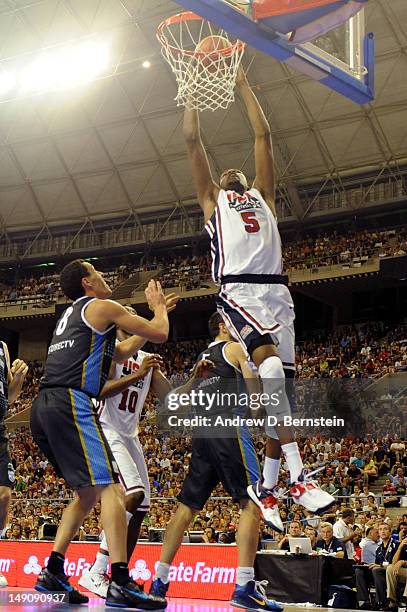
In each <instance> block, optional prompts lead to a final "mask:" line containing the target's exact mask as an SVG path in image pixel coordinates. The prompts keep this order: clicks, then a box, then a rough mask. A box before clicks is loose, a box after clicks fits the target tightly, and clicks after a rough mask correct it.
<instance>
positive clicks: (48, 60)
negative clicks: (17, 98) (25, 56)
mask: <svg viewBox="0 0 407 612" xmlns="http://www.w3.org/2000/svg"><path fill="white" fill-rule="evenodd" d="M108 57H109V52H108V45H107V44H106V43H104V44H102V43H97V42H89V41H87V42H84V43H80V44H76V45H74V44H72V45H69V46H64V47H58V48H53V49H47V50H46V51H43V52H41V54H40V55H37V57H36V58H35V60H34V61H33V62H31V63H30V64H29V65H27V66H25V67H24V68H23V69H22V70H21V72H19V73H16V74H11V73H6V72H4V73H3V74H0V95H4V94H8V93H10V92H12V91H14V92H15V93H16V94H17V95H25V94H35V93H42V92H46V91H58V90H64V89H69V88H71V87H76V86H80V85H83V84H85V83H88V82H90V81H92V80H93V79H94V78H95V77H97V76H98V75H100V74H102V73H103V71H104V70H106V69H107V68H108Z"/></svg>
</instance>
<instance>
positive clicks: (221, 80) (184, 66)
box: [157, 13, 245, 111]
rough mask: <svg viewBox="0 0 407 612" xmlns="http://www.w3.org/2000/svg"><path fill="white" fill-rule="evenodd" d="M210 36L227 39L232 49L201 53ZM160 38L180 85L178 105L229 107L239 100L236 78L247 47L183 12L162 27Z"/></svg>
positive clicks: (190, 14) (163, 53)
mask: <svg viewBox="0 0 407 612" xmlns="http://www.w3.org/2000/svg"><path fill="white" fill-rule="evenodd" d="M208 36H217V37H222V38H223V39H226V40H227V42H228V46H225V48H223V44H222V42H223V41H221V40H219V49H215V50H214V51H211V52H210V53H205V52H204V51H199V50H198V51H197V49H196V48H197V46H198V45H199V43H200V42H201V41H202V40H203V39H204V38H207V37H208ZM157 38H158V40H159V41H160V43H161V52H162V55H163V57H164V59H165V60H166V61H167V62H168V63H169V65H170V66H171V68H172V71H173V72H174V74H175V77H176V79H177V84H178V95H177V96H176V98H175V100H176V102H177V106H186V107H187V108H189V109H192V110H199V111H203V110H211V111H214V110H216V109H218V108H228V106H230V104H231V103H232V102H234V99H235V93H234V89H235V84H236V75H237V70H238V68H239V65H240V62H241V60H242V56H243V52H244V48H245V45H244V43H242V42H241V41H239V40H235V41H232V40H231V39H230V37H229V36H228V34H227V33H226V32H225V31H224V30H219V29H215V28H214V27H213V26H212V25H211V24H210V23H209V22H208V21H205V20H204V19H202V18H201V17H198V15H195V14H194V13H180V14H179V15H175V16H173V17H170V18H169V19H167V20H166V21H164V22H163V23H161V24H160V26H159V27H158V30H157Z"/></svg>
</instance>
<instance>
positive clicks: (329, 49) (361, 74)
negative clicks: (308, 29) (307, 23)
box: [176, 0, 375, 104]
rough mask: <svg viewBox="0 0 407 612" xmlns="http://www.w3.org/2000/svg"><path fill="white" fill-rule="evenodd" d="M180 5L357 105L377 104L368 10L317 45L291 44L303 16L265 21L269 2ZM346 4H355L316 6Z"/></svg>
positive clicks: (213, 0)
mask: <svg viewBox="0 0 407 612" xmlns="http://www.w3.org/2000/svg"><path fill="white" fill-rule="evenodd" d="M176 1H177V3H178V4H180V5H181V6H182V7H184V8H185V9H187V10H190V11H193V12H195V13H197V14H198V15H200V16H201V17H203V18H204V19H206V20H208V21H210V22H212V23H214V24H216V25H217V26H218V27H221V28H223V29H224V30H225V31H226V32H228V33H229V34H231V35H233V36H235V37H236V38H239V39H240V40H243V41H244V42H246V43H247V44H249V45H250V46H252V47H254V48H255V49H258V50H259V51H262V52H263V53H266V54H267V55H270V56H272V57H274V58H275V59H277V60H278V61H281V62H285V63H286V64H288V65H289V66H291V67H292V68H294V69H296V70H298V71H299V72H302V73H304V74H306V75H308V76H309V77H311V78H313V79H314V80H316V81H319V82H320V83H322V84H324V85H326V86H327V87H330V88H331V89H333V90H335V91H337V92H338V93H340V94H342V95H344V96H346V97H347V98H349V99H351V100H353V101H354V102H356V103H358V104H366V103H368V102H371V101H372V100H373V99H374V61H375V60H374V35H373V34H371V33H369V34H366V33H365V15H364V9H363V8H362V10H360V11H359V12H358V13H357V14H356V15H355V16H354V17H352V18H351V19H349V20H348V21H347V22H346V23H345V24H344V25H341V26H340V27H337V28H335V29H332V30H330V31H329V32H328V33H327V34H325V35H323V36H320V37H319V38H316V39H315V40H313V41H312V42H305V43H302V44H292V43H290V41H289V37H290V33H289V29H290V24H293V25H294V27H293V29H295V28H296V27H297V26H298V24H299V23H300V21H299V17H298V13H296V14H293V13H292V14H290V15H284V16H279V17H278V18H275V17H267V16H264V6H265V5H266V4H267V2H268V3H269V4H270V0H176ZM284 1H285V2H286V0H284ZM295 1H296V0H293V2H294V3H295ZM347 1H348V2H349V4H352V1H351V0H337V1H336V2H332V1H331V2H328V0H315V2H314V4H315V5H318V4H319V5H324V4H325V5H327V4H329V5H330V7H329V8H330V10H331V7H332V5H335V6H338V5H345V4H346V3H347ZM279 2H280V4H282V5H283V4H284V3H282V2H281V0H279V1H277V2H276V3H275V4H274V5H278V4H279ZM357 2H361V3H362V2H366V0H355V1H353V4H356V3H357ZM286 4H287V3H286ZM318 10H319V11H320V12H321V11H322V10H325V13H326V12H327V10H328V8H327V7H323V8H321V6H320V7H319V9H318ZM262 11H263V13H262ZM276 26H277V27H278V28H279V31H277V30H276ZM281 32H282V33H281Z"/></svg>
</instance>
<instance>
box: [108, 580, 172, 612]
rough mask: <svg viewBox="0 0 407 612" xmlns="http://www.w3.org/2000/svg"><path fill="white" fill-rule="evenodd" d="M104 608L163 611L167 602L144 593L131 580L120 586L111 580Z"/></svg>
mask: <svg viewBox="0 0 407 612" xmlns="http://www.w3.org/2000/svg"><path fill="white" fill-rule="evenodd" d="M106 606H112V607H114V608H138V609H139V610H163V609H164V608H165V607H166V606H167V602H166V600H165V599H163V598H162V597H156V596H154V595H148V594H147V593H144V592H143V591H141V590H140V588H139V587H138V586H137V584H136V583H135V582H133V581H132V580H129V581H128V582H126V584H124V585H122V586H120V585H119V584H117V582H113V580H111V581H110V584H109V588H108V590H107V597H106Z"/></svg>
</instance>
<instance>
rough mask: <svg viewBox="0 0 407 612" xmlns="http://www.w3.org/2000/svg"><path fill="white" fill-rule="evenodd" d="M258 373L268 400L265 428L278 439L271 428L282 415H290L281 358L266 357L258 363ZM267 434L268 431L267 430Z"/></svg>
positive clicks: (282, 419) (281, 419)
mask: <svg viewBox="0 0 407 612" xmlns="http://www.w3.org/2000/svg"><path fill="white" fill-rule="evenodd" d="M258 371H259V375H260V377H261V379H262V382H263V392H264V393H267V395H268V396H269V398H270V401H269V402H267V405H266V406H265V409H266V413H267V422H266V430H269V431H270V432H271V433H272V435H270V436H269V437H271V438H274V439H278V436H277V434H275V432H274V434H273V431H272V429H273V428H274V426H275V425H278V424H279V423H281V422H283V421H284V417H286V416H290V415H291V410H290V402H289V400H288V397H287V394H286V390H285V376H284V368H283V364H282V362H281V359H280V358H279V357H277V356H273V357H267V359H265V360H264V361H263V363H261V364H260V366H259V368H258ZM267 435H269V434H268V431H267Z"/></svg>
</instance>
